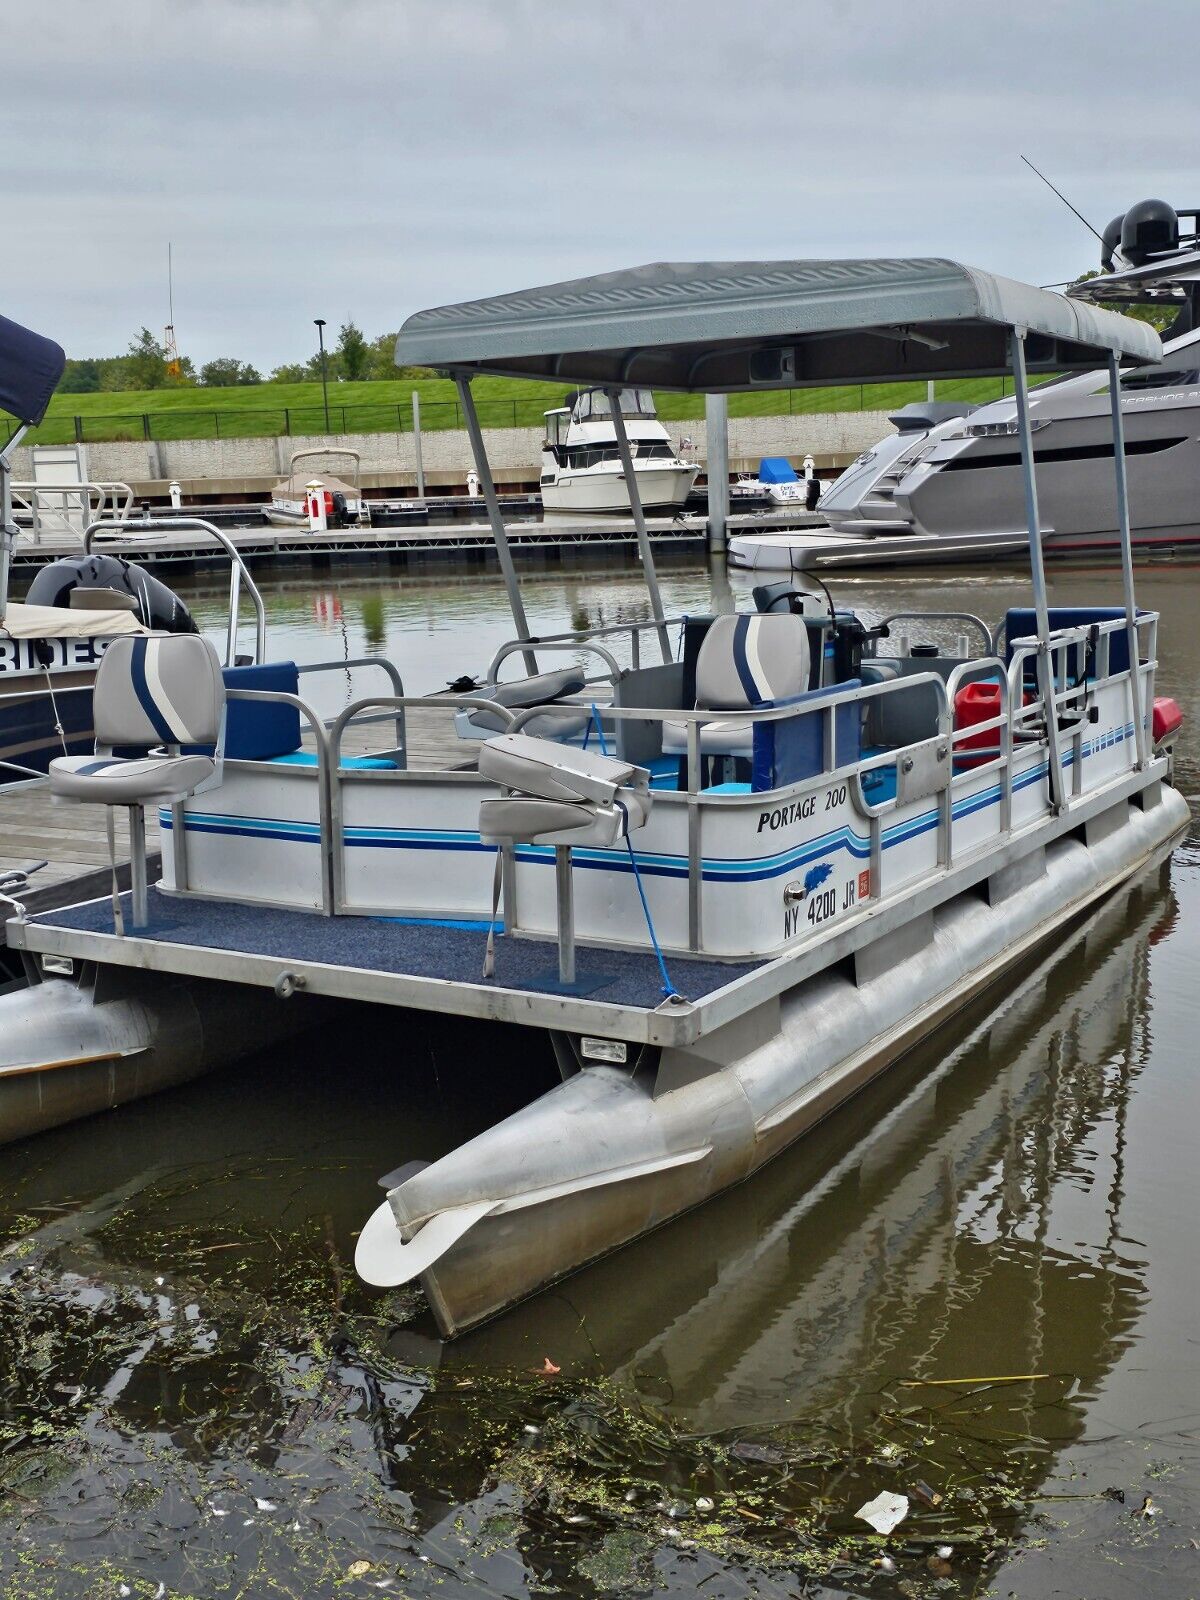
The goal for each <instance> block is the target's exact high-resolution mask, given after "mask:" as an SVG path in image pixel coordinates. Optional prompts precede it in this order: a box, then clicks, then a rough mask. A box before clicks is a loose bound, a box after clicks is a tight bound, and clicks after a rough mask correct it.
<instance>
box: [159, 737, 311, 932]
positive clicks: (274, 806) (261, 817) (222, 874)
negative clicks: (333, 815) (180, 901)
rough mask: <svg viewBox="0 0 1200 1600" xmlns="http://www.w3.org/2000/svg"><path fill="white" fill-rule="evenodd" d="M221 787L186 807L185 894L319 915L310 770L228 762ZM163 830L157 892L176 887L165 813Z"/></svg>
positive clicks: (168, 815) (164, 813)
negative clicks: (263, 904) (282, 907)
mask: <svg viewBox="0 0 1200 1600" xmlns="http://www.w3.org/2000/svg"><path fill="white" fill-rule="evenodd" d="M224 772H225V776H224V782H223V783H222V784H221V785H220V787H219V788H216V789H208V790H206V791H205V792H204V793H203V794H198V795H194V796H193V797H192V798H191V799H190V800H188V801H186V802H185V805H184V816H185V826H186V840H187V873H188V883H187V887H188V890H189V891H191V892H194V893H196V894H204V895H216V896H219V897H221V898H223V899H228V900H243V901H255V902H261V903H266V904H270V905H282V906H296V907H298V908H300V909H303V910H317V911H319V910H320V909H321V907H322V905H323V884H324V875H323V871H322V864H321V863H322V850H321V814H320V791H319V786H318V783H317V770H316V768H315V767H311V768H310V767H285V766H282V765H276V764H274V763H272V762H265V761H264V762H249V761H229V762H226V763H225V769H224ZM159 822H160V824H161V825H162V827H163V830H164V833H163V878H162V881H163V887H164V888H165V889H173V888H174V887H175V871H174V865H175V864H174V852H173V850H172V848H171V833H170V829H171V813H170V811H169V810H168V809H165V808H164V809H162V810H160V811H159Z"/></svg>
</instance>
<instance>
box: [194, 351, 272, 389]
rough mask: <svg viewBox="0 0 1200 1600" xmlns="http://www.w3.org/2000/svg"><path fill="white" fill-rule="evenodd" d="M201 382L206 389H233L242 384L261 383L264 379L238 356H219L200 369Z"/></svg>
mask: <svg viewBox="0 0 1200 1600" xmlns="http://www.w3.org/2000/svg"><path fill="white" fill-rule="evenodd" d="M200 382H201V383H202V384H203V385H204V386H205V388H206V389H232V388H235V387H237V386H240V385H242V384H247V383H261V382H262V377H261V376H260V374H259V373H258V372H257V371H256V369H255V368H254V367H252V366H251V365H250V363H249V362H248V361H239V360H238V359H237V357H236V356H217V357H215V358H214V359H213V360H212V361H206V362H205V363H204V365H203V366H202V367H201V368H200Z"/></svg>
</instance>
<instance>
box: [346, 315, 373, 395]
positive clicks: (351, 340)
mask: <svg viewBox="0 0 1200 1600" xmlns="http://www.w3.org/2000/svg"><path fill="white" fill-rule="evenodd" d="M338 356H339V357H340V360H341V374H340V375H341V376H342V377H343V378H346V379H347V380H348V381H349V382H350V383H359V382H361V381H362V379H363V378H365V377H367V375H368V369H369V368H370V365H371V349H370V346H369V345H368V344H367V341H366V340H365V339H364V338H363V335H362V329H361V328H359V327H358V326H357V325H356V324H355V323H353V322H350V321H347V322H343V323H342V326H341V328H340V329H339V330H338Z"/></svg>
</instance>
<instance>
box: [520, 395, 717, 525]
mask: <svg viewBox="0 0 1200 1600" xmlns="http://www.w3.org/2000/svg"><path fill="white" fill-rule="evenodd" d="M568 399H569V400H570V401H571V403H570V404H569V405H566V406H560V407H558V408H556V409H555V410H553V411H547V412H546V414H545V415H546V439H545V442H544V443H543V445H542V471H541V490H542V505H543V507H544V508H545V509H546V510H547V511H571V512H589V511H598V512H614V511H616V512H622V511H623V512H628V511H629V510H630V504H629V490H628V489H627V488H626V486H625V475H624V473H623V472H622V470H621V455H620V450H619V447H618V444H617V432H616V428H615V427H614V425H613V419H612V407H611V405H610V403H609V397H608V394H607V393H606V392H605V390H603V389H583V390H581V391H580V393H579V394H576V395H573V396H568ZM621 415H622V417H623V418H624V419H625V431H626V434H627V435H628V438H629V449H630V452H631V454H632V456H633V469H634V471H635V472H636V474H637V487H638V494H639V496H640V498H641V502H642V505H643V507H644V508H645V509H646V510H647V511H673V510H681V509H682V508H683V506H684V504H685V503H686V501H687V497H688V495H689V494H690V493H691V492H692V486H693V484H694V483H695V482H696V479H697V477H698V476H699V472H700V469H699V467H698V466H696V465H695V463H694V462H690V461H684V460H683V459H682V458H681V457H680V455H679V453H678V451H677V450H676V448H675V446H674V444H673V443H672V442H671V436H670V434H669V433H668V432H667V430H666V429H665V428H664V427H663V425H662V423H661V422H659V420H658V414H657V412H656V411H655V408H654V396H653V394H652V393H651V392H650V390H649V389H622V390H621Z"/></svg>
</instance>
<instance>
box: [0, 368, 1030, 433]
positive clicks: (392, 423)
mask: <svg viewBox="0 0 1200 1600" xmlns="http://www.w3.org/2000/svg"><path fill="white" fill-rule="evenodd" d="M956 387H957V386H956V385H954V384H946V385H940V384H939V386H938V395H939V398H944V399H951V398H954V397H955V389H956ZM984 387H985V386H984V385H981V384H979V383H975V384H973V385H972V386H971V396H970V397H971V399H972V400H975V401H982V400H988V399H998V398H1000V397H1001V396H1002V395H1003V394H1004V392H1005V387H1004V380H1003V379H998V380H996V381H995V383H994V384H992V385H991V386H990V388H989V391H988V392H987V393H986V394H984V393H982V392H981V391H982V390H983V388H984ZM210 392H211V391H210ZM193 393H194V403H189V404H187V405H173V406H163V407H162V408H161V409H158V410H148V411H121V410H113V411H105V412H93V411H81V412H78V413H76V414H74V415H69V414H67V413H66V412H63V411H55V412H53V413H51V414H50V415H49V416H47V417H46V418H45V420H44V421H43V422H42V423H41V425H40V426H39V427H38V429H37V431H36V433H31V435H30V436H29V438H28V439H27V441H26V442H27V443H36V444H87V443H89V442H98V441H101V440H132V439H143V440H145V439H161V440H169V439H246V438H270V437H278V436H282V437H284V438H287V437H291V436H300V437H310V436H313V435H328V434H336V435H338V436H344V435H346V434H353V433H411V432H412V430H413V411H412V404H411V402H410V401H399V402H397V403H394V404H381V403H377V402H370V401H352V402H347V403H346V404H344V405H343V404H342V403H340V402H339V401H337V400H336V399H331V401H330V405H329V411H328V426H326V411H325V407H324V405H323V404H322V403H321V402H320V401H319V400H318V402H317V403H316V404H315V405H313V404H311V403H305V404H303V405H294V406H261V407H260V406H254V405H245V406H240V405H239V406H225V407H222V406H219V405H218V406H211V405H205V404H203V403H202V402H203V401H205V400H207V399H208V394H206V393H205V391H204V390H201V389H197V390H195V391H194V392H193ZM193 393H189V395H188V399H189V402H192V401H193ZM925 394H926V388H925V385H924V384H923V383H901V384H895V383H893V384H882V383H877V384H853V385H849V386H847V387H844V388H839V389H787V390H779V391H777V392H775V393H773V394H772V395H771V396H769V397H768V396H766V395H763V396H754V397H753V399H754V400H755V401H756V402H759V403H763V402H766V401H768V400H771V401H773V402H774V403H773V404H772V405H771V407H770V410H769V412H768V413H767V414H772V415H775V414H779V413H783V414H785V415H786V414H788V413H791V414H793V415H806V414H811V413H812V412H817V411H876V410H881V411H886V410H890V409H892V408H894V407H896V406H900V405H905V404H906V403H908V402H909V401H911V400H923V399H924V398H925ZM674 398H675V397H672V396H663V397H662V399H663V411H662V420H663V421H664V422H667V423H675V422H678V423H681V424H683V423H686V422H687V421H689V420H695V418H696V416H702V415H703V402H701V403H700V406H699V409H698V411H696V410H693V415H692V417H691V418H689V417H673V416H672V415H671V411H672V409H673V407H672V404H671V402H672V400H673V399H674ZM114 399H116V397H115V396H114ZM116 403H117V404H118V405H119V404H120V402H119V400H116ZM554 403H555V394H554V391H552V390H551V389H549V388H547V391H546V394H545V395H544V396H543V395H530V396H523V397H520V398H514V399H507V400H506V399H484V398H483V397H480V398H478V399H477V401H476V409H477V410H478V412H479V420H480V422H481V423H482V425H483V426H484V427H485V428H536V427H539V426H540V425H541V421H542V414H543V412H544V411H546V410H547V408H548V407H549V406H551V405H553V404H554ZM764 411H766V406H765V405H764ZM18 426H19V424H18V423H17V422H15V421H13V420H11V419H9V418H7V417H0V448H3V446H4V445H6V444H7V443H8V441H9V440H10V439H11V438H12V436H13V434H14V433H15V432H16V430H17V427H18ZM462 426H463V418H462V408H461V406H460V405H459V403H458V401H457V400H454V399H446V400H427V399H425V397H424V396H422V398H421V427H422V430H430V431H436V430H440V429H444V428H461V427H462Z"/></svg>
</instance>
